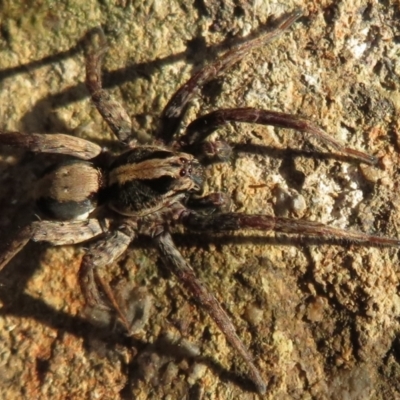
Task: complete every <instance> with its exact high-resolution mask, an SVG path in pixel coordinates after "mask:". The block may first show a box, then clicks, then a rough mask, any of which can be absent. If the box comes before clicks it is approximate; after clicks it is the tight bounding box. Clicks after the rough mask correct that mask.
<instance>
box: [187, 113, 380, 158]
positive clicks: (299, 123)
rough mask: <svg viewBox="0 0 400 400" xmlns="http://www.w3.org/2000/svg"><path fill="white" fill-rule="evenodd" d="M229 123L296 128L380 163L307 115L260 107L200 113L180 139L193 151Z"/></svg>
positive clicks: (360, 156) (358, 155)
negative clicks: (193, 148) (328, 132)
mask: <svg viewBox="0 0 400 400" xmlns="http://www.w3.org/2000/svg"><path fill="white" fill-rule="evenodd" d="M229 122H248V123H252V124H260V125H271V126H276V127H278V128H287V129H294V130H297V131H300V132H303V133H306V134H309V135H310V136H311V137H313V138H315V139H317V140H319V141H321V142H323V143H325V144H327V145H329V146H331V147H333V148H334V149H335V150H336V151H340V152H341V153H343V154H345V155H347V156H349V157H351V158H353V159H356V160H358V161H361V162H364V163H366V164H376V163H377V161H378V160H377V158H376V157H373V156H371V155H369V154H367V153H365V152H363V151H359V150H355V149H352V148H350V147H346V146H345V145H344V144H343V143H341V142H339V141H338V140H336V139H334V138H333V137H331V136H330V135H328V134H327V133H326V132H325V131H323V130H322V129H321V128H320V127H319V126H318V125H316V124H315V123H314V122H312V121H310V120H308V119H306V118H303V117H300V116H297V115H291V114H286V113H283V112H278V111H270V110H259V109H256V108H232V109H221V110H216V111H213V112H211V113H209V114H206V115H202V116H200V117H199V118H197V119H195V120H194V121H193V122H191V123H190V124H189V125H188V127H187V128H186V132H185V134H184V135H183V136H182V137H181V138H180V142H181V143H182V146H183V149H184V150H185V149H186V148H188V150H189V151H190V148H191V147H192V146H198V144H199V143H201V142H203V141H204V140H205V139H206V138H207V136H209V135H211V133H213V132H214V131H215V130H216V129H218V128H219V127H221V126H223V125H226V124H228V123H229Z"/></svg>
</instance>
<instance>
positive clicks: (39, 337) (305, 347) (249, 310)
mask: <svg viewBox="0 0 400 400" xmlns="http://www.w3.org/2000/svg"><path fill="white" fill-rule="evenodd" d="M61 3H62V4H61ZM136 3H138V5H137V4H136ZM194 4H195V5H193V4H191V3H189V2H186V1H182V2H178V1H172V0H171V1H141V2H131V1H113V2H111V1H102V2H96V1H93V0H87V1H84V2H80V1H69V2H56V1H51V0H47V1H46V0H44V1H42V2H26V1H25V2H23V1H19V2H18V1H17V2H16V1H11V0H8V1H7V0H6V1H4V2H3V4H2V10H1V14H0V15H1V17H0V18H1V25H0V115H1V121H0V127H1V129H4V130H19V131H27V132H47V133H49V132H65V133H71V134H76V135H78V136H81V137H85V138H89V139H91V140H93V141H95V142H96V143H99V144H101V145H104V146H108V145H110V141H111V140H112V136H111V134H110V132H109V130H108V128H107V127H106V126H105V124H104V122H103V121H102V120H101V117H100V116H99V115H98V113H97V111H96V110H95V109H94V107H93V106H92V105H91V104H90V101H89V99H88V95H87V92H86V89H85V87H84V84H83V77H84V62H83V56H82V52H81V50H80V47H79V40H80V39H81V38H82V36H83V35H84V33H85V32H86V31H87V30H88V29H89V28H90V27H93V26H96V25H98V24H102V25H103V26H104V27H105V30H106V34H107V37H108V40H109V44H110V51H109V53H108V55H107V58H106V61H105V76H104V79H105V85H106V87H107V88H109V90H110V91H111V92H112V93H113V95H115V97H117V98H118V99H121V100H122V101H123V102H124V104H125V105H126V107H127V109H128V110H129V112H130V114H131V115H132V116H136V117H137V119H136V126H137V129H152V128H154V127H155V126H156V121H157V116H158V115H159V113H160V111H161V109H162V107H163V106H164V105H165V104H166V101H167V99H168V97H169V96H170V95H171V94H172V93H173V91H174V90H175V89H176V88H177V86H178V85H179V84H181V83H183V82H184V81H185V79H187V78H188V77H189V76H190V74H191V72H192V71H193V70H194V69H195V68H198V67H199V66H201V65H203V64H204V62H206V61H207V60H210V59H211V57H212V55H213V54H214V53H215V51H216V50H218V49H219V47H218V44H220V43H221V42H223V41H224V40H226V39H228V38H230V37H231V36H233V35H246V34H248V33H249V32H250V31H253V30H256V29H257V27H258V26H259V25H260V24H264V23H265V22H266V20H267V17H268V15H274V14H280V13H282V12H284V11H288V10H291V9H293V8H294V7H295V6H296V5H297V6H301V7H302V8H303V9H304V11H305V16H304V17H303V18H302V19H301V20H300V21H299V22H298V23H296V25H295V26H294V28H292V29H291V31H290V32H289V33H287V34H285V35H284V36H283V37H282V38H281V39H279V40H277V41H276V42H274V43H273V44H272V45H270V46H267V47H265V48H263V49H260V50H258V51H255V52H254V53H253V54H252V55H250V56H249V57H247V58H246V59H245V60H244V61H243V62H241V63H239V64H238V65H237V66H235V67H234V68H232V69H231V70H230V72H229V73H228V74H227V75H226V77H224V78H223V79H219V80H218V82H217V83H214V84H210V85H207V88H205V89H204V90H203V91H202V98H200V99H199V100H196V101H195V102H194V104H193V107H192V108H191V109H190V112H189V114H188V120H191V119H193V118H195V116H196V115H198V114H200V113H204V112H206V111H208V110H212V109H216V108H219V107H235V106H245V105H248V106H253V107H260V108H268V109H273V110H280V111H286V112H292V113H301V114H303V115H305V116H307V117H309V118H311V119H313V120H315V121H317V122H318V123H319V124H320V125H321V126H322V127H324V129H326V130H327V132H329V133H330V134H331V135H332V136H335V137H337V138H340V139H342V140H343V141H345V142H347V143H348V144H349V145H351V146H352V147H355V148H359V149H364V150H367V151H368V152H370V153H371V154H374V155H376V156H378V157H379V158H380V163H379V166H378V167H370V166H366V165H360V164H358V163H356V162H349V160H348V159H345V158H344V157H341V156H340V155H329V153H330V152H329V149H326V148H324V147H321V146H320V145H318V143H316V142H315V141H312V144H310V142H309V141H306V140H303V138H302V137H301V135H299V134H297V133H294V132H287V131H283V130H277V129H272V128H266V127H260V126H253V125H245V126H243V125H242V126H232V127H228V128H226V129H224V130H221V131H220V132H218V133H217V135H216V136H219V137H222V138H229V140H230V141H232V142H238V143H252V144H264V145H265V146H266V149H265V152H263V153H258V154H242V153H241V154H237V155H235V157H234V159H233V160H232V162H230V163H227V164H219V165H215V166H213V167H210V168H209V169H208V175H209V180H208V186H209V188H212V190H223V191H226V192H228V193H230V194H231V195H232V198H233V200H234V209H235V210H237V211H241V212H248V213H268V214H275V215H284V216H289V217H293V218H299V217H301V218H306V219H311V220H316V221H322V222H324V223H327V224H332V225H335V226H340V227H344V228H349V229H355V230H362V231H366V232H376V233H380V234H383V235H386V236H393V237H400V232H399V229H398V223H397V221H398V219H399V214H400V202H399V195H398V190H399V185H398V179H399V173H398V172H399V167H398V165H399V161H400V160H399V141H400V139H399V123H398V114H399V109H400V97H399V83H400V69H399V68H400V67H399V66H400V61H399V55H400V46H399V37H400V30H399V25H400V22H399V21H400V18H399V17H400V11H399V4H398V2H396V1H394V0H393V1H386V2H377V1H370V2H368V4H367V5H366V3H365V2H364V1H361V0H355V1H350V0H343V1H303V2H302V1H297V2H295V1H287V2H279V1H268V2H264V1H256V2H245V1H239V0H237V1H229V2H222V1H216V0H203V1H197V2H194ZM283 4H284V6H283ZM201 100H203V101H201ZM289 149H290V150H289ZM315 152H316V154H317V157H316V158H314V157H313V156H314V154H315ZM0 154H1V158H0V185H1V186H0V187H1V190H0V210H1V214H0V238H1V241H2V242H3V241H5V240H7V239H8V238H9V237H11V233H10V232H11V231H13V230H15V229H17V228H18V226H19V224H22V223H23V221H25V220H26V219H27V218H28V217H27V216H26V215H27V214H28V210H27V205H28V204H29V202H28V198H27V193H28V191H29V188H30V187H31V184H32V181H33V180H34V178H35V176H36V175H37V174H38V173H40V171H41V170H43V168H45V166H47V165H49V164H50V163H51V162H53V161H54V160H55V159H56V157H53V156H52V157H48V156H45V157H43V156H42V157H34V156H32V155H31V154H26V153H24V152H23V151H15V150H10V149H6V148H2V149H1V153H0ZM176 242H177V244H178V245H179V247H180V248H181V249H182V252H183V254H184V255H185V257H187V258H188V259H189V260H190V261H191V263H192V265H193V267H194V268H195V270H196V271H197V273H198V275H199V276H200V277H201V278H202V279H203V280H204V281H205V282H207V284H208V285H209V287H210V288H211V290H212V291H213V292H214V293H216V294H217V296H218V298H219V299H220V300H221V301H222V302H223V304H224V307H225V308H226V309H227V310H228V312H229V314H230V315H231V316H232V319H233V320H234V322H235V324H236V326H237V327H238V331H239V334H240V336H241V338H242V339H243V340H244V341H245V343H246V344H247V345H248V346H249V347H250V349H251V351H252V353H253V354H254V355H255V360H256V363H257V365H258V366H259V368H260V370H261V371H262V373H263V375H264V377H265V379H267V380H269V382H270V388H269V391H268V394H267V395H266V396H265V398H270V399H307V398H317V399H338V398H340V399H383V398H384V399H397V398H399V397H400V384H399V383H398V382H399V377H400V367H399V358H400V356H399V350H398V348H399V344H400V342H399V339H398V332H399V322H398V321H399V316H400V298H399V294H398V287H399V251H398V249H396V248H368V247H367V246H355V245H348V244H346V243H344V244H343V245H339V244H337V243H336V244H335V243H332V242H331V241H329V240H327V239H324V238H321V240H320V241H315V240H305V239H303V240H300V239H298V238H287V237H282V236H279V237H278V236H275V235H273V234H268V235H263V234H259V233H254V232H251V233H241V234H235V235H223V236H221V237H212V236H208V235H207V237H205V236H204V235H201V236H199V235H196V234H188V235H182V234H178V235H177V236H176ZM81 257H82V247H79V246H76V247H64V248H52V249H49V248H47V247H46V246H43V245H41V246H40V245H29V246H28V247H27V248H26V249H25V250H24V251H23V253H21V254H20V255H18V257H16V259H15V260H14V261H13V262H12V263H11V264H10V265H9V266H7V268H6V269H5V270H4V271H2V273H1V275H0V279H1V281H0V304H1V314H0V397H1V398H10V399H11V398H29V399H32V398H41V399H66V398H69V399H78V398H85V399H95V398H102V399H133V398H135V399H160V398H165V399H169V398H171V399H176V398H188V399H189V398H190V399H222V398H225V399H230V398H232V399H234V398H241V399H251V398H257V395H256V394H254V393H252V392H251V387H250V386H249V385H248V382H247V380H246V373H247V369H246V366H245V365H244V364H243V362H242V360H241V359H240V358H239V357H238V356H237V355H236V354H235V353H234V352H233V350H232V349H231V348H230V346H228V345H227V344H226V342H225V339H224V336H223V335H222V334H221V333H220V332H219V331H218V329H217V328H216V327H215V325H214V324H213V322H212V321H211V320H210V319H209V318H208V317H207V316H205V315H204V313H203V312H201V311H198V310H197V308H196V307H195V305H194V304H193V303H191V302H188V300H187V298H186V295H185V294H184V293H183V292H182V291H181V289H180V286H179V284H177V282H176V281H175V278H174V277H172V276H170V274H169V273H168V272H167V271H166V270H165V269H164V268H163V267H162V266H161V265H160V264H161V263H160V260H159V258H158V255H157V253H156V252H155V251H154V249H153V248H152V247H151V245H150V244H149V243H148V242H143V243H142V242H139V243H137V244H135V245H134V246H133V248H132V250H131V251H130V252H129V254H127V256H126V257H124V258H123V259H122V260H121V261H120V262H119V265H115V266H111V267H110V270H109V271H108V272H107V273H108V274H109V279H110V280H112V282H117V281H118V280H119V279H120V277H122V276H123V277H124V279H128V280H130V281H131V282H132V285H137V286H138V287H140V286H146V287H147V293H148V296H150V297H151V299H152V309H151V312H150V317H149V320H148V321H144V323H145V324H144V328H143V329H141V330H139V331H138V332H137V333H136V335H135V337H134V338H126V337H124V336H123V335H120V334H118V333H117V332H115V331H113V330H112V329H111V328H108V327H102V326H100V327H95V326H92V324H90V323H89V322H88V320H87V318H86V317H85V315H84V314H83V300H82V296H81V294H80V291H79V289H78V285H77V279H76V274H77V271H78V268H79V263H80V259H81ZM139 326H140V324H139Z"/></svg>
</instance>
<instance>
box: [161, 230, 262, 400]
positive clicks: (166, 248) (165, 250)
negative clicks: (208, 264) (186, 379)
mask: <svg viewBox="0 0 400 400" xmlns="http://www.w3.org/2000/svg"><path fill="white" fill-rule="evenodd" d="M154 241H155V242H156V244H157V247H158V249H159V251H160V253H161V255H162V256H163V257H162V259H163V262H164V263H165V265H166V266H167V267H168V268H169V269H170V270H171V272H172V273H173V274H174V275H175V276H176V277H177V278H178V280H179V281H180V282H181V283H182V285H183V286H184V287H185V288H186V290H188V292H189V293H190V294H191V296H192V297H193V298H194V300H196V302H197V303H198V304H199V306H200V307H202V308H204V309H205V310H206V311H207V313H208V314H209V315H210V317H211V318H212V319H213V320H214V321H215V323H216V324H217V326H218V327H219V329H221V331H222V332H223V333H224V335H225V337H226V339H227V340H228V342H229V343H230V344H231V345H232V347H233V348H235V349H236V350H237V351H238V352H239V354H240V355H241V356H242V357H243V359H244V360H245V361H246V363H247V366H248V368H249V371H250V378H251V380H252V381H253V383H254V385H255V386H256V388H257V391H258V392H259V393H261V394H264V393H265V392H266V391H267V385H266V383H265V382H264V380H263V378H262V376H261V374H260V372H259V370H258V369H257V367H256V366H255V365H254V363H253V357H252V356H251V354H250V353H249V351H248V350H247V348H246V347H245V345H244V344H243V342H242V341H241V339H240V338H239V336H238V334H237V333H236V328H235V326H234V325H233V323H232V322H231V320H230V318H229V316H228V315H227V313H226V311H225V310H224V309H223V308H222V307H221V304H220V303H219V301H218V300H217V299H216V298H215V297H214V296H213V295H212V294H211V292H210V291H209V290H208V288H207V287H206V286H205V285H204V284H203V283H201V282H200V280H199V279H198V278H197V277H196V275H195V273H194V271H193V269H192V268H191V266H190V265H189V263H188V262H187V261H186V260H185V259H184V258H183V257H182V255H181V253H180V252H179V250H178V249H177V248H176V246H175V244H174V242H173V240H172V237H171V235H170V234H169V232H166V231H164V232H163V233H161V234H160V235H158V236H156V237H155V238H154Z"/></svg>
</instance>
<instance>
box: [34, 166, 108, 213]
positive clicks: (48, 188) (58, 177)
mask: <svg viewBox="0 0 400 400" xmlns="http://www.w3.org/2000/svg"><path fill="white" fill-rule="evenodd" d="M102 181H103V179H102V174H101V172H100V171H99V170H98V169H97V168H96V167H94V166H93V164H91V163H89V162H86V161H81V160H72V161H67V162H65V163H62V164H57V165H55V166H53V167H52V168H51V169H49V170H47V171H45V173H44V174H43V176H42V177H41V179H40V180H39V181H38V183H37V184H36V187H35V192H34V198H35V200H36V205H37V207H38V209H39V211H40V212H41V213H43V214H44V215H45V216H47V217H50V218H52V219H55V220H59V221H67V220H74V219H77V220H83V219H86V218H87V217H88V215H89V214H90V213H91V212H92V211H93V210H94V209H95V208H96V207H97V204H98V193H99V190H100V188H101V186H102Z"/></svg>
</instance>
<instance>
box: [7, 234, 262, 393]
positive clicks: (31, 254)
mask: <svg viewBox="0 0 400 400" xmlns="http://www.w3.org/2000/svg"><path fill="white" fill-rule="evenodd" d="M139 242H140V241H139ZM145 242H146V243H145V244H144V247H151V244H150V242H149V241H145ZM136 246H138V247H140V243H139V244H137V245H136ZM47 247H51V246H49V245H43V244H37V243H28V245H27V246H26V247H25V249H24V250H23V251H22V252H21V253H19V254H18V255H16V256H15V257H14V259H13V260H12V261H11V262H10V264H8V265H7V266H6V267H5V268H4V270H2V271H1V273H0V302H1V303H2V304H3V307H2V308H1V309H0V318H1V317H6V316H13V317H18V318H21V319H22V318H27V319H33V320H34V321H36V322H38V323H40V324H43V325H44V326H47V327H49V328H52V329H55V330H56V331H57V332H58V334H57V336H58V337H61V336H62V335H63V334H64V333H69V334H72V335H73V336H75V337H79V338H82V339H83V340H84V347H85V349H86V351H88V352H89V353H90V352H95V353H97V354H100V355H101V352H102V350H101V349H102V348H107V349H110V350H113V349H115V347H116V346H117V345H119V346H123V347H125V348H128V349H132V348H134V349H135V352H137V354H143V353H146V354H152V353H155V354H157V355H158V356H161V357H163V360H164V361H163V365H166V364H167V363H168V362H169V361H171V360H174V362H175V363H177V364H178V363H179V362H181V361H182V360H183V359H189V360H193V362H197V363H202V364H205V365H206V366H207V367H208V368H209V369H211V370H212V371H213V372H214V373H215V374H216V375H218V376H219V377H220V378H221V379H223V380H225V381H230V382H235V384H236V385H238V386H240V387H241V388H242V389H243V390H248V391H252V390H254V386H253V383H252V382H251V381H250V380H249V379H247V378H246V377H243V376H240V375H238V374H237V373H235V372H232V371H228V370H226V369H225V368H224V367H223V366H222V365H221V364H220V363H219V362H217V361H216V360H215V359H213V358H212V357H205V356H197V355H196V356H191V355H190V354H188V353H185V351H184V350H182V347H181V345H180V344H174V343H171V342H168V341H166V340H165V339H164V338H162V337H160V338H158V339H157V340H156V341H155V342H154V343H148V342H145V341H143V340H138V339H136V338H134V337H128V336H126V335H125V334H124V333H122V332H117V331H115V330H114V331H113V330H112V329H111V328H110V326H97V325H96V326H94V325H93V324H92V323H91V322H89V321H88V320H87V319H86V318H85V317H82V316H79V315H70V314H68V313H67V312H64V311H61V310H56V309H54V308H53V307H52V306H50V305H49V304H47V303H46V301H45V300H42V299H40V298H37V297H34V296H32V295H30V294H28V293H25V289H26V286H27V283H28V281H29V279H30V278H31V277H32V275H33V274H34V273H35V272H36V271H37V269H38V266H39V264H40V263H39V262H38V260H40V258H41V254H42V253H43V252H44V251H45V249H46V248H47ZM60 273H61V272H60ZM43 293H45V289H44V290H43ZM98 348H100V350H98ZM39 361H40V360H38V363H37V365H36V368H37V373H38V375H39V376H43V375H45V374H46V372H47V368H48V367H49V366H48V365H47V363H46V362H44V363H41V362H39ZM121 362H122V363H124V360H123V359H122V358H121ZM138 366H140V365H139V361H138V359H136V358H134V359H133V360H132V362H130V363H129V364H125V366H124V369H125V370H126V371H127V375H128V378H129V379H128V381H127V385H130V384H132V382H135V381H136V380H137V379H144V376H142V373H141V372H140V368H138ZM123 390H124V389H123Z"/></svg>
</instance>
